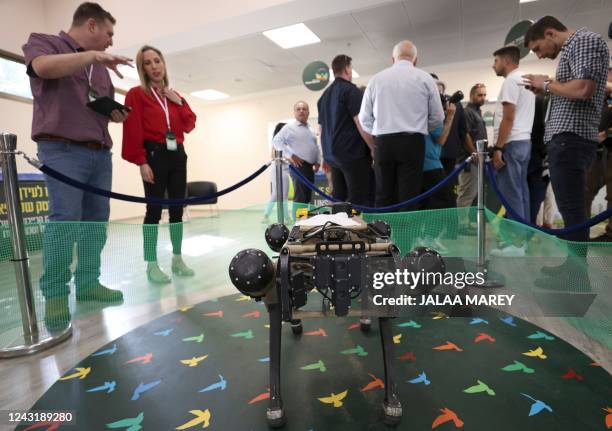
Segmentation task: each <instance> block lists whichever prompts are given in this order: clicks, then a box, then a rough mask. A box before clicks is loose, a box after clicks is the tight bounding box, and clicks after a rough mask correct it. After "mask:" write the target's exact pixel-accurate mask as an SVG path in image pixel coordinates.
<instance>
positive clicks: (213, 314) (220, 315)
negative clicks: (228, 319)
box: [203, 310, 223, 317]
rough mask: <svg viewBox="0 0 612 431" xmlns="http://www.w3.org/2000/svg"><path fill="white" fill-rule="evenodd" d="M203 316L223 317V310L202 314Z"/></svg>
mask: <svg viewBox="0 0 612 431" xmlns="http://www.w3.org/2000/svg"><path fill="white" fill-rule="evenodd" d="M203 316H206V317H223V310H219V311H212V312H210V313H204V314H203Z"/></svg>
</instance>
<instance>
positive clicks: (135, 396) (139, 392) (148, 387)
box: [131, 380, 161, 401]
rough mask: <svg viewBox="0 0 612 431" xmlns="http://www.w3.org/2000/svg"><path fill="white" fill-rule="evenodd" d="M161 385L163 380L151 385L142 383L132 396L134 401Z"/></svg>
mask: <svg viewBox="0 0 612 431" xmlns="http://www.w3.org/2000/svg"><path fill="white" fill-rule="evenodd" d="M160 383H161V380H156V381H154V382H151V383H147V384H144V383H140V384H139V385H138V386H137V387H136V389H134V393H133V394H132V398H131V400H132V401H136V400H139V399H140V395H142V394H143V393H145V392H147V391H149V390H151V389H153V388H154V387H155V386H157V385H159V384H160Z"/></svg>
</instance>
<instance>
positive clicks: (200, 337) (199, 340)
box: [183, 333, 204, 343]
mask: <svg viewBox="0 0 612 431" xmlns="http://www.w3.org/2000/svg"><path fill="white" fill-rule="evenodd" d="M183 341H185V342H188V341H194V342H196V343H201V342H202V341H204V334H203V333H202V334H200V335H196V336H195V337H187V338H183Z"/></svg>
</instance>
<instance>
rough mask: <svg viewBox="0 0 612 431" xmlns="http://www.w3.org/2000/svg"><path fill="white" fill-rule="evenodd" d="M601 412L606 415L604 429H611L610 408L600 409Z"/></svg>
mask: <svg viewBox="0 0 612 431" xmlns="http://www.w3.org/2000/svg"><path fill="white" fill-rule="evenodd" d="M602 410H603V411H604V412H606V413H607V415H606V428H607V429H611V428H612V407H606V408H605V409H602Z"/></svg>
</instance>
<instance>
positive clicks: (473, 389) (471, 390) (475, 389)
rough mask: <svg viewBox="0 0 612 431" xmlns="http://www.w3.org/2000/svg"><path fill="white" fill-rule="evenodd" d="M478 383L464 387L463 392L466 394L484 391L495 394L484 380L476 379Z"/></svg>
mask: <svg viewBox="0 0 612 431" xmlns="http://www.w3.org/2000/svg"><path fill="white" fill-rule="evenodd" d="M476 382H477V383H478V384H477V385H475V386H470V387H469V388H467V389H464V390H463V392H465V393H466V394H477V393H480V392H486V393H487V395H490V396H495V391H494V390H493V389H491V388H490V387H489V386H488V385H487V384H486V383H485V382H481V381H480V380H476Z"/></svg>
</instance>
